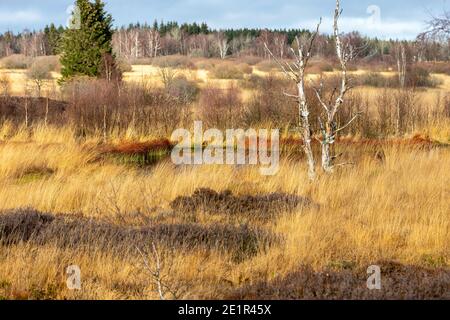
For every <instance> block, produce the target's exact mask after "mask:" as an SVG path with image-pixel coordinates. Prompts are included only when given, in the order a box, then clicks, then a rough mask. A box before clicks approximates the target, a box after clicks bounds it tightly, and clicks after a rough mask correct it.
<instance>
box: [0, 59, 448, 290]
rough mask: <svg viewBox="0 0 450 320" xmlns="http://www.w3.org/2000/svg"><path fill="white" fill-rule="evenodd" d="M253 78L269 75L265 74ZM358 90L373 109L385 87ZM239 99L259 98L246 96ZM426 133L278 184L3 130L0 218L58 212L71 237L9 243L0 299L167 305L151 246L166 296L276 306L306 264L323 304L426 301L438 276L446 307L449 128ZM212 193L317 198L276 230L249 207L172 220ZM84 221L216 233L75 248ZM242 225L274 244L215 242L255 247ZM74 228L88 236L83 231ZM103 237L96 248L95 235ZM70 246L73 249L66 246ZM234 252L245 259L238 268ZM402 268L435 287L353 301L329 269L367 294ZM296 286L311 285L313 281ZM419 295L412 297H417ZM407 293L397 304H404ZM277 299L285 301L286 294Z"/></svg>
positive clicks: (431, 97)
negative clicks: (180, 205) (231, 238)
mask: <svg viewBox="0 0 450 320" xmlns="http://www.w3.org/2000/svg"><path fill="white" fill-rule="evenodd" d="M0 72H2V73H7V74H8V75H9V77H10V78H11V79H12V83H13V85H12V88H11V90H12V94H14V95H23V94H24V93H25V88H26V86H27V84H28V85H30V83H29V81H27V79H26V76H25V73H24V71H20V70H1V71H0ZM175 72H176V73H179V74H183V75H184V76H185V77H186V78H188V79H190V80H192V81H195V82H196V83H198V84H199V86H207V85H213V86H216V87H226V86H229V85H230V83H231V82H233V81H234V80H218V79H211V78H210V77H209V75H208V71H206V70H204V69H197V70H184V69H180V70H175ZM253 72H254V73H255V74H258V75H265V74H266V73H264V72H262V71H259V70H256V69H254V70H253ZM364 72H365V71H358V72H355V73H356V74H358V73H364ZM159 73H160V69H159V68H157V67H153V66H143V65H134V66H133V67H132V71H131V72H127V73H125V74H124V80H125V81H127V82H133V81H134V82H139V81H145V82H152V83H153V84H154V85H156V86H161V85H162V83H161V79H160V76H159ZM393 74H394V73H386V74H385V75H386V76H389V75H393ZM394 75H395V74H394ZM435 76H436V77H439V78H440V79H441V84H440V85H439V87H437V88H433V89H426V90H423V91H421V92H419V93H418V95H419V97H420V101H421V106H422V107H427V106H429V105H432V104H433V103H434V101H435V99H436V96H438V95H440V94H446V93H448V92H449V91H450V77H449V76H444V75H435ZM53 77H54V80H53V81H48V82H47V83H46V86H45V89H44V90H43V92H44V94H46V92H48V91H50V90H51V89H52V88H55V87H56V88H57V86H56V79H57V78H58V77H59V75H58V74H54V75H53ZM234 82H236V81H234ZM236 83H237V82H236ZM56 90H58V89H56ZM356 90H361V91H363V92H364V94H366V95H367V96H368V97H369V99H370V97H371V96H374V95H375V94H376V93H377V92H379V91H380V90H383V89H378V88H366V87H362V88H357V89H356ZM387 90H394V89H387ZM242 94H243V95H244V96H245V95H249V94H250V93H249V92H246V91H245V90H244V91H243V93H242ZM415 134H417V135H421V136H423V137H426V141H428V142H429V145H428V142H427V143H426V144H425V145H423V144H422V143H415V142H416V140H414V138H413V135H408V136H405V137H401V138H398V139H397V140H395V139H391V140H389V139H388V140H386V141H383V142H379V143H377V144H371V143H362V141H361V140H360V139H359V138H358V137H348V139H350V140H351V141H352V142H351V143H348V144H343V148H344V150H345V151H346V152H348V153H350V154H353V160H355V163H354V165H353V166H349V167H345V168H342V169H339V170H337V172H336V173H335V174H333V175H326V174H321V175H320V176H319V177H318V179H317V181H316V182H314V183H311V182H309V181H308V179H307V170H306V166H305V164H304V161H303V160H302V158H301V157H299V156H289V155H288V156H283V157H282V159H281V165H280V171H279V172H278V174H276V175H274V176H262V175H261V174H260V172H259V168H258V167H252V166H246V167H234V166H185V167H179V166H175V165H173V164H172V162H170V159H163V160H161V161H159V162H158V163H156V164H154V165H152V166H146V167H140V166H133V165H129V164H123V163H120V162H118V161H115V160H114V159H113V158H110V157H105V156H104V153H103V147H104V146H103V144H104V141H103V140H102V137H101V136H100V135H99V136H90V137H87V138H85V139H83V140H80V139H79V138H78V137H77V136H76V133H75V129H73V128H71V127H70V126H67V127H64V128H61V127H53V126H44V125H43V124H39V125H34V126H33V127H32V128H24V127H22V128H18V129H17V128H14V127H13V126H12V125H11V124H8V123H5V124H3V126H2V127H1V128H0V210H2V212H4V213H2V215H5V214H6V215H7V214H8V212H9V213H11V212H16V213H15V214H18V213H21V212H22V213H23V212H25V213H26V212H35V211H37V212H39V214H45V213H49V214H51V215H52V216H54V217H55V219H60V220H57V221H59V222H58V223H60V224H61V228H62V229H61V230H62V231H61V234H53V235H51V237H50V239H49V240H45V241H43V240H42V242H39V241H38V240H36V241H34V240H33V239H32V238H27V239H21V240H20V241H18V242H15V243H14V245H10V244H8V243H3V244H2V245H0V248H1V250H0V298H6V299H10V298H12V299H72V298H74V299H158V298H160V296H159V295H158V292H157V290H156V289H155V287H156V284H157V281H155V277H154V274H153V273H152V272H151V268H152V266H153V263H154V251H153V250H152V248H151V247H150V249H149V248H148V245H149V244H151V243H152V242H153V243H155V242H156V247H157V252H158V255H159V257H160V259H161V260H162V261H163V263H162V266H161V268H160V270H159V272H160V274H161V279H160V281H162V282H163V284H164V286H165V287H166V290H165V291H166V292H165V294H166V298H169V299H171V298H177V299H182V298H189V299H200V298H215V299H221V298H230V297H231V298H235V297H243V298H250V299H251V298H258V297H265V292H272V291H270V290H272V289H270V288H271V286H276V284H277V283H279V282H280V281H281V283H283V281H289V280H288V279H290V277H293V279H294V280H293V282H292V283H293V285H294V286H295V283H296V282H295V281H296V280H295V279H297V278H296V277H295V276H293V275H295V274H296V272H301V270H302V268H305V267H307V268H310V269H308V270H310V271H309V272H310V273H311V277H313V278H314V277H319V278H320V279H322V280H320V281H319V282H320V283H319V284H317V288H316V289H314V290H316V293H317V296H318V297H322V298H323V297H325V298H326V297H327V295H328V297H331V298H333V297H344V298H351V297H355V298H358V297H364V298H376V297H385V298H386V297H388V298H389V297H391V298H392V297H398V296H400V297H405V295H402V292H403V293H404V292H409V291H408V290H410V291H411V290H412V291H411V292H412V293H409V294H411V296H412V297H414V298H418V297H422V296H421V295H422V294H424V293H423V292H420V290H422V289H423V290H428V289H427V288H428V287H427V285H429V282H430V281H431V282H432V281H434V280H433V279H435V278H433V277H434V275H436V277H441V278H438V280H439V281H438V282H436V283H438V284H436V283H434V282H433V284H431V285H430V286H431V288H432V289H431V291H432V292H433V293H432V294H434V295H438V296H431V297H428V298H442V297H444V298H445V297H448V294H449V292H450V290H447V291H446V290H445V288H447V289H448V282H446V281H448V280H449V279H450V278H449V277H450V276H449V271H448V267H449V265H450V248H449V243H450V201H449V199H450V170H449V168H450V148H449V147H448V146H449V145H448V143H449V142H450V123H449V122H448V120H442V121H439V122H436V123H435V124H434V125H432V126H429V127H425V128H418V129H417V132H416V133H415ZM134 139H135V140H138V141H147V140H149V139H150V138H149V137H134ZM389 141H390V142H389ZM438 142H439V143H438ZM108 143H109V144H111V145H120V144H122V143H124V141H123V137H114V136H112V137H110V141H109V142H108ZM380 152H381V153H382V157H380V156H379V154H380ZM202 188H203V189H204V188H208V189H211V190H214V191H217V192H219V193H220V192H224V191H226V190H229V191H231V193H232V194H233V195H234V196H235V197H238V198H231V199H240V200H239V201H244V200H242V199H248V198H245V197H248V196H251V195H253V196H255V195H273V194H286V195H291V196H294V197H302V198H307V199H309V201H310V204H309V205H304V206H299V207H296V208H294V209H292V208H290V209H289V210H288V209H286V210H276V212H275V213H273V215H271V216H270V218H269V219H267V218H264V216H263V214H264V212H259V211H258V208H256V210H255V209H252V210H251V214H247V212H246V210H247V209H248V208H252V204H251V201H250V204H249V205H247V206H246V207H245V208H247V209H245V208H243V209H242V210H241V212H235V213H234V214H233V215H231V214H224V213H223V212H221V210H220V208H219V209H217V212H207V210H204V208H202V207H199V208H196V210H195V212H183V210H181V212H180V211H179V210H178V209H174V200H175V199H176V198H177V197H180V196H184V197H189V196H191V195H193V194H194V193H195V192H196V190H199V189H202ZM239 197H243V198H239ZM19 208H20V210H19V211H17V210H18V209H19ZM222 209H223V208H222ZM11 210H12V211H11ZM14 210H16V211H14ZM13 214H14V213H13ZM25 217H29V216H26V215H25ZM77 219H81V220H80V221H84V222H86V223H87V224H89V223H92V221H100V222H101V223H104V225H103V227H104V226H108V227H107V228H111V229H112V230H116V231H114V232H119V231H120V232H122V231H123V230H128V231H127V232H131V231H130V230H131V229H130V230H129V228H132V229H133V228H134V229H133V230H135V229H136V228H137V229H139V228H146V227H155V226H158V225H164V226H165V227H166V228H167V230H172V229H171V228H173V229H176V228H183V226H195V227H196V228H203V229H201V230H203V231H202V232H204V234H206V235H203V236H201V237H199V238H196V236H195V235H191V234H190V233H189V231H186V232H185V233H182V234H181V235H179V237H183V239H185V240H183V239H182V240H179V239H176V241H175V240H173V239H171V240H170V241H168V240H167V239H166V238H163V240H161V242H160V243H158V242H157V240H154V239H153V238H148V239H147V238H145V237H144V240H145V239H146V241H148V243H142V248H140V247H139V245H136V244H134V243H133V242H130V247H129V248H128V247H127V248H125V249H124V248H122V245H123V244H122V243H121V244H120V246H119V247H120V248H121V249H120V250H119V249H118V250H105V249H104V248H101V247H97V246H96V244H95V243H85V242H82V241H81V240H80V241H81V242H82V244H81V245H76V243H78V242H77V241H78V240H77V239H76V237H73V238H71V237H72V236H73V235H67V234H66V233H65V232H64V231H63V230H70V223H72V222H71V221H74V220H77ZM84 222H83V223H84ZM100 222H99V223H100ZM2 223H3V222H0V229H1V227H2V226H1V224H2ZM30 223H31V222H30ZM30 225H31V226H33V224H32V223H31V224H30ZM243 225H245V226H247V227H250V228H255V230H258V232H262V233H264V234H267V235H268V236H267V237H268V239H269V240H267V241H266V240H261V238H258V237H256V238H255V239H253V238H251V239H253V240H252V241H254V244H252V248H253V249H254V250H253V249H252V250H253V251H252V254H249V255H246V256H244V257H242V254H243V253H242V252H240V251H239V250H241V249H242V248H241V247H238V248H241V249H234V248H235V245H236V244H231V247H229V246H228V244H222V243H221V242H220V243H219V242H217V240H216V242H214V241H213V240H212V241H209V240H208V237H209V236H210V237H213V236H214V231H211V230H216V229H215V228H219V227H221V226H227V228H229V229H227V230H228V231H227V232H229V234H231V235H234V234H235V233H236V237H237V239H241V238H239V237H241V234H244V235H243V237H244V239H247V238H248V237H250V236H251V235H252V234H251V233H249V235H247V233H245V232H250V231H248V230H247V229H245V228H244V229H242V226H243ZM218 226H219V227H218ZM77 227H79V228H81V230H83V229H82V228H83V226H82V225H81V226H78V225H77ZM103 227H102V228H103ZM64 228H68V229H64ZM105 228H106V227H105ZM102 230H103V229H102ZM183 230H184V229H183ZM208 230H209V231H208ZM243 230H244V231H245V230H247V231H245V232H244V231H243ZM251 230H253V229H251ZM92 232H93V235H94V237H96V236H97V235H96V233H95V232H96V231H92ZM98 232H100V231H98ZM114 232H113V233H114ZM124 232H125V231H124ZM208 232H209V233H208ZM217 232H219V231H217ZM227 234H228V233H227ZM102 236H105V237H106V238H105V239H106V240H105V241H110V242H111V243H110V245H111V246H112V247H114V246H115V245H116V244H117V243H116V242H121V240H120V239H117V237H116V236H114V235H112V236H111V238H108V234H107V233H105V234H102V233H100V234H99V235H98V237H102ZM66 237H67V239H66ZM245 237H247V238H245ZM270 239H271V240H270ZM66 240H67V241H68V242H72V243H74V245H61V241H63V242H64V241H66ZM83 241H84V240H83ZM126 241H128V240H126ZM126 241H125V240H123V239H122V242H126ZM180 241H181V244H180ZM189 241H191V242H192V241H193V242H192V243H191V242H189ZM237 241H244V240H237ZM245 241H247V240H245ZM203 242H205V243H206V244H205V245H203ZM252 243H253V242H252ZM197 244H198V245H197ZM244 245H245V246H247V244H246V243H244ZM230 248H231V249H230ZM236 250H237V251H236ZM235 251H236V252H235ZM236 254H240V258H239V259H236ZM147 263H148V264H150V265H151V266H150V268H149V266H148V265H147ZM392 263H396V264H398V265H399V266H402V267H401V268H417V270H418V271H417V272H425V274H427V275H429V277H428V276H425V277H424V278H420V279H419V280H417V279H416V278H405V279H403V278H402V272H403V271H402V272H400V273H399V274H397V275H396V274H395V272H394V273H393V274H390V276H392V279H393V280H392V281H393V282H392V283H391V282H389V285H392V286H394V285H395V286H396V287H395V288H394V287H389V288H386V289H385V290H384V291H382V292H381V293H373V295H371V294H372V293H363V294H362V293H361V292H360V291H357V290H356V291H355V292H353V291H352V290H353V289H349V288H348V287H346V285H348V281H347V280H346V278H343V279H340V278H336V279H337V280H336V283H338V285H337V286H338V288H335V289H333V287H332V286H333V285H329V284H328V283H327V280H326V279H327V275H328V273H329V272H330V273H331V272H335V273H336V275H340V274H347V273H348V274H350V275H351V277H353V278H351V279H356V280H354V281H356V283H357V284H358V286H362V287H364V286H365V282H364V281H363V280H364V279H365V278H366V277H367V276H366V269H367V267H368V266H370V265H374V264H375V265H377V264H379V265H382V266H390V265H391V264H392ZM73 264H75V265H78V266H80V268H81V271H82V290H80V291H72V290H69V289H68V288H67V287H66V282H65V281H66V278H67V276H66V274H65V268H66V267H67V266H68V265H73ZM386 268H388V267H386ZM401 270H403V269H401ZM407 270H409V269H407ZM414 270H415V269H414ZM405 272H406V271H405ZM409 276H411V274H410V273H408V277H409ZM336 277H338V276H336ZM427 277H428V278H427ZM359 278H362V279H363V280H361V281H360V280H358V279H359ZM286 279H287V280H286ZM314 279H315V278H314ZM323 279H325V280H323ZM402 279H403V280H402ZM411 279H412V280H411ZM430 279H431V280H430ZM298 281H299V282H298V285H299V286H300V287H301V286H302V285H305V283H307V282H308V278H306V280H305V279H303V280H302V279H300V280H298ZM305 281H306V282H305ZM346 281H347V282H346ZM352 281H353V280H352ZM358 281H359V282H358ZM436 281H437V280H436ZM346 283H347V284H346ZM408 285H412V286H413V287H412V288H410V289H407V288H409V287H408ZM255 286H256V287H255ZM330 286H331V287H330ZM255 288H256V289H255ZM258 288H259V289H258ZM275 288H276V287H275ZM330 288H331V289H330ZM358 288H359V287H358ZM405 288H406V289H405ZM421 288H422V289H421ZM436 288H438V289H436ZM396 289H398V292H399V293H393V292H394V291H396ZM273 290H275V291H276V289H273ZM290 290H293V291H290V292H291V294H292V296H291V298H304V297H310V295H308V294H307V293H306V292H304V291H302V290H303V289H300V288H296V289H292V288H291V289H290ZM305 290H306V289H305ZM333 290H335V291H333ZM358 290H359V289H358ZM405 290H406V291H405ZM433 290H434V291H433ZM418 292H419V293H418ZM267 294H268V293H267ZM396 294H397V295H396ZM278 296H280V297H285V296H283V295H282V294H281V293H280V294H279V295H278ZM406 296H407V294H406ZM276 297H277V295H275V298H276ZM424 297H426V294H425V296H424ZM288 298H289V297H288Z"/></svg>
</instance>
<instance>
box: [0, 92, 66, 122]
mask: <svg viewBox="0 0 450 320" xmlns="http://www.w3.org/2000/svg"><path fill="white" fill-rule="evenodd" d="M25 106H27V111H25ZM67 108H68V104H67V103H66V102H63V101H58V100H52V99H48V100H47V99H46V98H31V97H28V98H23V97H8V96H4V97H0V122H3V121H6V120H8V121H10V122H12V123H13V124H15V125H17V126H18V125H20V124H21V123H24V122H25V117H26V114H27V116H28V124H29V125H32V124H33V123H38V122H41V121H44V120H45V119H47V122H48V123H49V124H54V125H62V124H64V123H65V121H66V119H65V111H66V110H67ZM47 110H48V114H47Z"/></svg>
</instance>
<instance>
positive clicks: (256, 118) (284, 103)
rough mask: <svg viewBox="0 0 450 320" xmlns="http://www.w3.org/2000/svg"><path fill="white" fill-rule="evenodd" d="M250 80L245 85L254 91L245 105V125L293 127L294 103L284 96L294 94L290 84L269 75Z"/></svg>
mask: <svg viewBox="0 0 450 320" xmlns="http://www.w3.org/2000/svg"><path fill="white" fill-rule="evenodd" d="M252 80H253V81H252ZM252 80H250V81H252V82H247V83H248V84H249V86H253V87H254V90H256V91H255V92H254V93H253V94H252V96H251V97H250V99H249V100H248V101H247V102H246V104H245V108H244V110H245V111H244V114H243V118H244V120H243V121H244V123H245V125H246V126H254V125H257V124H261V123H271V124H273V125H275V126H277V127H283V126H286V125H295V124H296V121H297V120H296V118H297V107H296V102H295V101H294V100H293V99H292V98H290V97H287V96H286V95H285V94H284V92H292V93H294V92H295V88H293V86H292V83H291V82H290V81H288V80H286V79H284V78H278V77H274V76H270V75H269V76H268V77H262V78H260V77H252Z"/></svg>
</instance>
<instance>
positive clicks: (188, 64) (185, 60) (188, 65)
mask: <svg viewBox="0 0 450 320" xmlns="http://www.w3.org/2000/svg"><path fill="white" fill-rule="evenodd" d="M151 64H152V65H154V66H156V67H160V68H177V69H196V66H195V64H194V63H193V62H192V61H191V60H190V59H189V57H186V56H181V55H173V56H160V57H156V58H153V59H152V60H151Z"/></svg>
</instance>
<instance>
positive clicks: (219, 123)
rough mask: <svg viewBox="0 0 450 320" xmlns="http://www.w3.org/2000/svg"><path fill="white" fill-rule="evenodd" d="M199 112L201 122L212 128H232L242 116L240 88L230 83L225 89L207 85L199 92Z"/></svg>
mask: <svg viewBox="0 0 450 320" xmlns="http://www.w3.org/2000/svg"><path fill="white" fill-rule="evenodd" d="M199 112H200V117H201V119H202V120H203V122H204V123H205V124H206V125H208V126H209V127H214V128H233V127H235V125H236V124H239V123H240V121H241V116H242V99H241V92H240V90H239V89H238V88H237V87H236V86H234V85H231V86H230V87H228V88H226V89H219V88H215V87H207V88H205V89H203V90H202V91H201V92H200V101H199Z"/></svg>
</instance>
